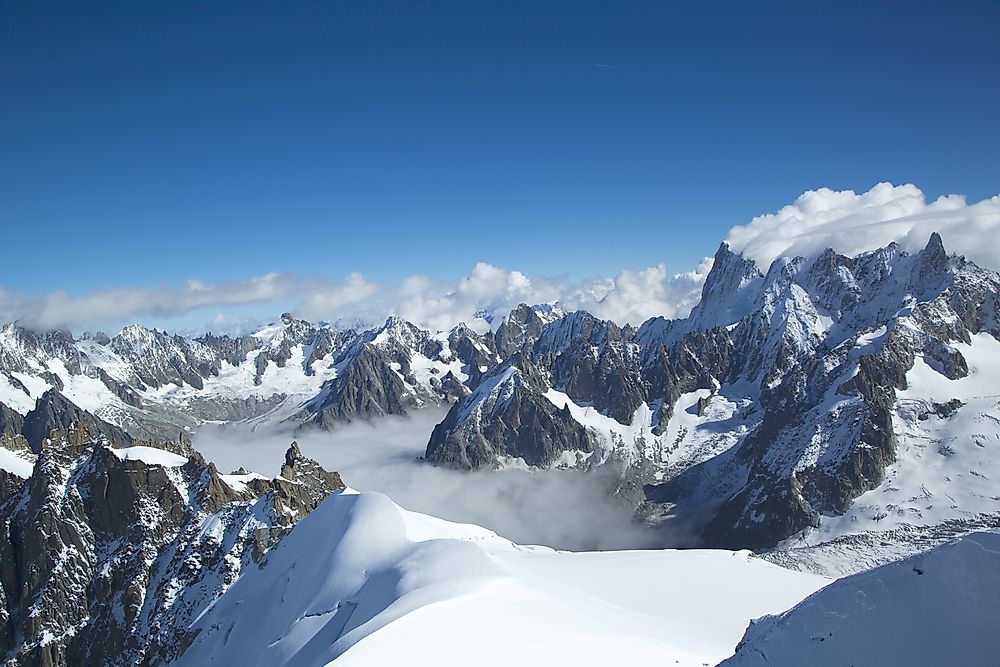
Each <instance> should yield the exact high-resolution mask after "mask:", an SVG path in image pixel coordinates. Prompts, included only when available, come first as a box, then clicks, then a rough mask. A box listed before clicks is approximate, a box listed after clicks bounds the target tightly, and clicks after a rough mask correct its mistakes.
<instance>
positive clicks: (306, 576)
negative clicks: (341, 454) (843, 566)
mask: <svg viewBox="0 0 1000 667" xmlns="http://www.w3.org/2000/svg"><path fill="white" fill-rule="evenodd" d="M826 583H827V580H826V579H823V578H820V577H816V576H811V575H805V574H801V573H794V572H790V571H787V570H783V569H781V568H778V567H775V566H772V565H769V564H767V563H764V562H762V561H760V560H759V559H755V558H751V557H750V556H749V554H748V553H747V552H721V551H683V552H679V551H660V552H604V553H583V554H574V553H566V552H556V551H552V550H550V549H546V548H542V547H523V546H518V545H515V544H513V543H510V542H508V541H506V540H504V539H502V538H499V537H497V536H496V535H495V534H493V533H492V532H490V531H487V530H485V529H482V528H479V527H476V526H469V525H460V524H452V523H449V522H445V521H441V520H439V519H434V518H432V517H428V516H425V515H420V514H414V513H411V512H407V511H405V510H402V509H400V508H399V507H398V506H396V505H394V504H393V503H392V502H391V501H390V500H389V499H388V498H385V497H384V496H381V495H379V494H368V493H366V494H352V493H342V494H337V495H334V496H331V497H330V498H328V499H327V500H326V501H325V502H324V503H323V505H321V506H320V507H319V508H318V509H317V510H316V511H315V512H314V513H313V514H311V515H310V516H309V517H307V518H306V519H304V520H303V521H302V522H300V523H299V524H298V526H297V527H296V528H295V529H294V530H293V531H292V533H291V534H290V535H289V536H288V537H286V538H285V539H284V540H282V542H281V544H280V545H279V546H278V547H277V548H275V549H274V550H272V552H271V553H270V554H269V556H268V560H267V563H266V564H265V565H264V566H263V567H262V568H261V569H259V570H245V571H244V573H243V575H242V576H241V577H240V579H239V580H238V581H236V583H235V584H233V586H232V587H231V588H230V589H229V590H228V591H227V592H226V593H225V594H224V595H223V596H222V597H221V598H220V599H219V600H218V601H217V602H216V603H215V604H214V605H212V606H211V608H209V609H208V610H207V611H206V612H205V613H204V614H203V615H202V616H201V617H200V618H199V619H198V620H197V621H196V622H195V624H194V628H195V629H200V630H201V632H200V634H199V635H198V637H197V638H196V639H195V641H194V642H193V644H192V645H191V647H190V648H189V649H188V651H187V652H186V653H185V654H184V656H183V657H182V658H181V660H180V662H179V663H178V664H181V665H200V664H208V663H209V662H212V661H214V662H215V663H218V664H269V665H319V664H326V663H328V662H330V661H332V660H334V659H336V660H337V662H336V664H338V665H340V664H345V665H387V664H407V665H441V664H469V663H470V662H474V663H475V664H477V665H504V666H507V665H510V664H517V663H518V662H519V661H520V662H524V661H527V662H530V663H536V664H566V663H569V662H574V663H580V664H602V663H606V664H630V665H640V664H680V665H702V664H705V663H714V662H715V661H717V660H719V659H721V658H723V657H725V656H726V655H729V654H730V653H732V650H733V647H734V646H735V643H736V641H737V640H738V638H739V636H740V634H741V633H742V632H743V630H744V628H745V627H746V625H747V623H748V622H749V619H750V618H752V617H754V616H756V615H759V614H761V613H767V612H768V611H779V610H781V609H784V608H787V607H788V606H789V605H791V604H794V603H795V602H796V601H798V600H800V599H801V598H802V597H804V596H805V595H808V594H809V593H811V592H812V591H814V590H816V589H817V588H819V587H820V586H822V585H824V584H826Z"/></svg>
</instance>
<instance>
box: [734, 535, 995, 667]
mask: <svg viewBox="0 0 1000 667" xmlns="http://www.w3.org/2000/svg"><path fill="white" fill-rule="evenodd" d="M998 618H1000V534H997V533H993V532H990V533H974V534H972V535H968V536H966V537H963V538H960V539H958V540H957V541H954V542H951V543H948V544H945V545H942V546H940V547H937V548H935V549H933V550H931V551H929V552H927V553H924V554H920V555H917V556H913V557H911V558H908V559H906V560H902V561H898V562H895V563H890V564H888V565H883V566H882V567H878V568H876V569H874V570H870V571H868V572H863V573H861V574H856V575H854V576H851V577H846V578H844V579H840V580H838V581H836V582H834V583H833V584H830V585H829V586H827V587H826V588H824V589H822V590H821V591H819V592H817V593H815V594H814V595H812V596H810V597H809V598H807V599H806V600H804V601H803V602H801V603H800V604H799V605H797V606H796V607H794V608H793V609H791V610H789V611H787V612H785V613H783V614H781V615H780V616H775V617H769V618H764V619H761V620H758V621H755V622H754V623H753V624H752V625H751V626H750V629H749V630H748V631H747V633H746V637H745V639H744V640H743V642H742V643H741V645H740V647H739V650H738V651H737V653H736V655H735V656H734V657H733V658H731V659H730V660H727V661H726V662H724V663H723V664H724V665H728V666H730V667H736V666H742V667H754V666H757V665H811V666H813V667H823V666H825V665H830V666H831V667H834V666H836V667H840V666H842V665H909V666H916V667H919V666H922V665H928V666H931V665H933V666H938V665H966V666H970V667H975V666H976V665H983V666H986V665H996V664H997V656H998V655H1000V633H998V632H997V627H998V626H997V619H998Z"/></svg>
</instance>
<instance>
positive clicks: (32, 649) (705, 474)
mask: <svg viewBox="0 0 1000 667" xmlns="http://www.w3.org/2000/svg"><path fill="white" fill-rule="evenodd" d="M998 294H1000V276H998V274H997V273H996V272H995V271H992V270H989V269H985V268H982V267H979V266H977V265H975V264H974V263H972V262H970V261H968V260H966V259H964V258H963V257H959V256H954V255H949V254H948V253H947V252H946V251H945V249H944V246H943V243H942V240H941V238H940V236H939V235H937V234H933V235H932V236H931V237H930V239H929V240H928V242H927V244H926V247H925V248H924V249H923V250H922V251H920V252H917V253H913V254H910V253H906V252H904V251H902V250H901V249H900V248H899V247H898V246H896V245H895V244H890V245H888V246H886V247H884V248H880V249H878V250H875V251H872V252H868V253H864V254H861V255H858V256H855V257H846V256H843V255H839V254H838V253H836V252H835V251H834V250H830V249H828V250H826V251H825V252H822V253H820V254H819V255H816V256H813V257H786V258H781V259H778V260H776V261H774V262H773V263H772V264H771V265H770V266H769V267H758V266H757V265H756V264H755V263H754V262H753V261H751V260H749V259H747V258H745V257H743V256H741V255H739V254H737V253H734V252H732V251H731V250H730V249H729V247H728V246H726V245H725V244H723V245H722V246H720V248H719V250H718V252H717V253H716V255H715V258H714V263H713V266H712V269H711V271H710V273H709V274H708V276H707V278H706V280H705V283H704V287H703V292H702V298H701V301H700V302H699V303H698V305H697V306H695V308H694V309H693V310H692V312H691V313H690V315H689V316H688V317H686V318H683V319H675V320H667V319H663V318H654V319H651V320H649V321H647V322H645V323H643V324H642V325H641V326H639V327H631V326H628V325H625V326H619V325H618V324H616V323H615V322H612V321H606V320H600V319H598V318H596V317H594V316H593V315H591V314H590V313H588V312H585V311H574V312H565V311H563V310H562V309H560V308H559V307H558V305H552V304H543V305H527V304H522V305H521V306H519V307H517V308H516V309H514V310H513V311H511V312H510V313H508V314H507V315H506V316H505V317H503V318H498V319H496V320H494V321H493V322H492V323H487V322H486V321H485V320H477V321H476V322H473V323H472V324H473V326H468V325H465V324H460V325H458V326H456V327H454V328H452V329H450V330H447V331H428V330H425V329H422V328H420V327H418V326H416V325H414V324H412V323H410V322H407V321H404V320H402V319H400V318H397V317H391V318H389V319H388V320H387V321H386V322H384V323H383V324H381V325H380V326H377V327H373V328H370V329H363V328H360V329H358V328H352V329H339V328H337V327H334V326H331V325H326V324H314V323H310V322H307V321H304V320H300V319H296V318H295V317H293V316H292V315H290V314H285V315H282V317H281V318H280V320H279V321H278V322H276V323H274V324H272V325H269V326H266V327H263V328H261V329H259V330H258V331H255V332H253V333H250V334H248V335H245V336H240V337H231V336H215V335H211V334H206V335H203V336H199V337H196V338H188V337H183V336H179V335H174V334H169V333H166V332H163V331H158V330H156V329H147V328H143V327H140V326H136V325H132V326H128V327H125V328H124V329H123V330H122V331H121V332H119V333H118V334H117V335H115V336H108V335H106V334H104V333H100V332H98V333H87V334H83V335H81V336H79V337H75V336H73V335H72V334H70V333H69V332H65V331H34V330H31V329H28V328H25V327H22V326H20V325H18V324H17V323H11V324H8V325H6V326H4V327H3V329H2V332H0V503H2V504H0V518H2V519H3V533H2V534H0V549H3V550H4V556H3V563H4V566H3V568H2V572H0V584H2V586H3V596H4V597H5V600H6V604H5V607H4V610H3V618H2V619H0V620H2V621H3V627H4V630H3V632H4V634H3V635H2V637H0V639H2V645H0V649H2V650H3V652H5V654H6V655H7V660H8V661H12V662H14V663H21V664H31V663H38V664H79V663H80V662H81V661H85V662H86V661H90V662H92V661H97V662H107V663H111V662H116V661H117V662H121V664H125V663H128V664H135V663H148V664H160V663H163V662H169V661H172V660H173V659H175V658H178V657H179V656H181V654H182V653H183V652H184V651H185V650H186V649H187V648H188V647H192V649H191V650H192V651H194V653H191V654H190V655H202V653H199V652H205V651H208V653H204V654H205V655H212V656H216V655H217V656H227V655H229V653H228V651H229V650H230V649H227V648H225V646H226V643H227V638H228V637H229V633H230V632H237V633H244V634H246V633H248V632H249V633H251V634H253V633H255V632H256V630H253V629H247V628H245V627H244V628H243V629H239V628H240V627H241V626H240V625H239V623H235V625H229V623H230V621H231V620H232V618H233V615H234V614H235V612H234V611H232V609H229V608H223V607H219V609H218V610H213V611H211V612H209V610H208V609H209V607H211V605H212V604H214V602H212V601H214V600H216V599H219V596H223V599H225V597H224V596H225V595H226V591H227V590H229V587H230V586H231V585H233V584H234V582H237V581H239V580H240V579H241V576H242V574H243V573H244V572H245V571H247V572H249V571H250V570H248V569H247V568H250V567H251V564H252V566H253V567H252V568H251V569H253V571H255V572H269V574H267V575H260V576H261V577H264V579H262V581H261V584H260V585H261V586H266V587H270V588H272V589H274V590H277V589H276V588H274V587H276V586H277V587H278V588H280V587H281V586H280V585H279V583H277V582H278V580H272V578H271V577H272V576H273V575H274V570H268V569H267V567H266V566H265V565H262V564H265V563H267V562H268V561H269V560H270V559H271V558H272V556H273V558H274V559H275V560H276V561H281V560H282V559H285V560H287V557H286V556H282V555H280V554H281V552H280V549H281V548H282V545H284V544H294V542H288V540H287V539H286V535H288V534H291V535H294V534H295V532H296V531H294V530H293V531H290V530H289V529H290V528H291V527H292V526H293V525H295V524H296V523H297V522H298V521H300V520H302V519H303V518H304V517H306V515H307V514H309V513H311V512H313V511H314V510H316V509H317V507H319V506H320V505H321V504H323V498H324V497H326V496H328V495H329V494H331V493H334V494H335V495H337V494H338V493H339V494H340V496H343V492H340V491H338V490H340V489H343V487H344V483H343V482H342V481H341V480H340V478H339V476H337V475H336V473H331V472H327V471H325V470H323V469H322V467H320V466H319V464H317V463H316V462H314V461H311V460H309V459H307V458H305V457H303V456H302V454H301V452H300V451H298V448H297V447H296V446H293V447H291V448H290V449H289V451H288V452H287V453H286V456H285V465H284V466H283V467H282V470H281V474H280V475H279V476H277V477H268V476H265V475H259V474H257V473H253V472H249V471H246V470H239V471H233V473H232V474H230V475H224V474H220V473H219V471H217V470H216V469H215V466H214V465H213V464H211V463H209V462H207V461H205V459H204V458H203V457H201V455H200V454H198V453H197V451H195V448H194V446H192V442H191V438H190V434H191V433H192V432H194V433H195V440H197V428H198V427H199V426H201V425H204V424H209V423H243V424H248V425H250V426H252V427H254V428H268V427H272V426H277V425H285V426H291V427H294V428H296V429H298V430H302V431H306V430H316V431H321V430H333V429H337V428H339V427H341V426H342V425H343V424H345V423H348V422H351V421H355V420H369V421H376V420H378V419H379V418H380V417H382V416H384V415H407V414H411V413H414V412H416V411H419V410H422V409H424V408H428V407H432V406H433V407H436V406H450V407H449V408H448V412H447V415H446V416H445V417H444V418H443V420H442V421H441V422H440V423H439V424H437V426H436V427H435V428H434V429H433V431H432V432H431V433H428V434H427V447H426V453H425V460H426V464H427V465H437V466H447V467H451V468H457V469H462V470H472V469H499V468H503V467H507V466H528V467H532V468H538V469H545V468H551V467H562V468H579V469H583V470H595V469H602V470H608V471H613V472H614V475H613V478H614V479H615V480H616V483H615V484H614V485H613V487H612V488H611V489H609V494H610V495H611V496H613V497H614V502H620V503H624V504H626V505H628V506H629V507H631V508H633V509H634V517H635V518H634V520H635V521H637V522H642V523H645V524H648V525H651V526H664V527H683V529H684V530H683V533H684V534H685V535H689V536H690V545H696V546H700V547H706V548H724V549H753V550H755V551H758V552H762V556H763V558H765V559H767V560H770V561H772V562H774V563H777V564H780V565H783V566H786V567H793V568H795V569H800V570H807V571H811V572H814V573H818V574H822V575H825V576H840V575H844V574H851V573H854V572H857V571H860V570H863V569H867V568H870V567H873V566H878V565H882V564H884V563H888V562H890V561H894V560H896V559H898V558H900V557H902V556H908V555H911V554H914V553H917V552H918V551H923V550H925V549H926V548H929V547H932V546H935V545H938V544H941V543H944V542H946V541H948V540H950V539H953V538H955V537H959V536H962V535H965V534H969V533H972V532H974V531H977V530H982V529H990V528H996V527H998V526H1000V495H998V492H997V489H996V484H995V482H994V481H993V480H994V479H995V478H996V476H997V475H1000V456H998V455H997V453H996V452H997V448H998V447H1000V393H998V392H997V390H996V388H995V382H994V378H995V377H997V374H998V373H1000V301H998ZM194 444H195V445H196V444H197V442H195V443H194ZM277 458H278V457H277V456H276V460H277ZM347 481H348V482H349V480H347ZM331 502H332V501H331ZM379 502H380V501H370V503H374V504H375V505H376V506H378V505H379ZM337 503H339V504H340V505H341V506H344V507H346V506H347V504H351V503H355V504H356V501H348V500H338V501H337ZM365 503H369V501H365ZM324 506H325V504H324ZM329 511H332V510H329ZM345 511H346V512H347V513H348V514H350V513H351V512H353V511H354V510H351V509H347V510H345ZM358 511H361V510H358ZM366 511H367V510H366ZM372 511H375V512H376V513H386V512H387V511H388V510H384V509H382V510H377V511H376V510H372ZM388 514H390V515H391V514H392V512H388ZM331 521H334V519H331ZM344 530H348V529H347V528H346V527H345V528H344ZM449 530H450V529H449ZM446 532H447V531H446ZM303 539H305V538H303ZM345 539H346V538H345ZM359 539H360V538H359ZM373 539H374V538H373ZM386 539H388V538H386ZM393 539H395V538H393ZM390 541H391V540H390ZM664 546H672V545H664ZM289 548H300V547H289ZM301 548H305V547H301ZM393 548H394V549H395V548H396V547H393ZM461 548H464V547H461ZM505 548H506V547H505ZM413 558H416V559H417V561H420V559H421V558H423V557H422V556H418V555H414V556H413ZM282 562H284V561H282ZM290 562H291V561H290ZM283 567H284V566H283ZM288 567H294V563H293V564H292V565H289V566H288ZM282 571H283V570H282ZM397 575H398V572H397V574H396V575H392V576H397ZM254 576H258V575H254ZM345 576H347V575H345ZM386 576H388V575H386ZM258 578H259V577H258ZM279 579H280V576H279ZM288 581H291V579H289V580H288ZM289 585H291V584H289ZM352 585H353V584H352ZM245 586H250V584H246V585H245ZM344 586H347V584H344ZM372 586H373V588H371V589H365V590H369V591H376V593H372V594H373V595H375V598H377V599H379V600H382V602H377V603H373V604H379V605H383V607H380V608H379V609H383V608H385V605H388V604H389V602H386V600H385V599H384V597H385V596H384V595H383V594H382V593H377V591H379V590H382V589H380V588H379V587H378V586H376V585H375V584H372ZM419 588H420V586H416V587H415V588H414V590H416V589H419ZM348 589H350V590H355V589H354V588H351V587H350V586H347V588H344V591H348ZM234 590H235V589H234ZM269 590H270V589H269ZM338 590H339V589H338ZM357 590H361V589H357ZM248 591H250V592H251V593H252V591H251V589H248ZM247 594H250V593H247ZM275 594H276V593H275ZM241 595H243V594H241ZM344 595H346V596H347V597H343V596H344ZM351 595H354V594H353V593H352V594H350V595H349V594H348V593H347V592H343V591H342V592H341V593H337V595H334V596H333V598H337V599H338V600H340V602H337V603H336V604H337V605H340V606H339V607H333V608H331V609H329V610H327V611H322V610H319V611H316V610H313V611H309V612H308V613H314V612H315V613H316V614H317V618H320V617H322V618H324V619H325V620H324V621H323V623H324V624H326V623H329V625H328V626H326V625H325V626H324V627H328V628H332V627H334V626H337V627H339V630H338V631H337V632H336V633H334V634H335V636H334V637H333V638H332V639H331V641H329V642H327V643H326V644H323V643H322V642H321V644H322V646H336V645H339V644H338V642H340V643H343V646H342V648H343V649H344V650H346V649H347V648H348V647H349V646H353V644H354V643H355V639H352V640H350V641H346V640H344V641H342V640H341V639H340V638H345V637H348V636H351V628H357V627H361V625H362V624H363V623H361V621H359V619H362V618H364V619H371V618H375V616H377V615H378V613H369V612H368V611H366V612H364V613H363V614H362V612H360V611H357V610H359V609H362V608H365V605H366V604H368V603H367V602H364V601H363V600H362V599H363V598H364V596H362V597H359V598H351ZM337 596H340V597H337ZM379 596H381V597H379ZM333 598H331V600H333ZM239 599H242V598H239ZM348 599H351V600H353V601H351V602H349V603H348V602H344V600H348ZM364 599H367V598H364ZM310 600H313V598H310ZM316 604H318V603H316ZM331 604H333V603H332V602H331ZM344 604H348V606H350V605H354V606H353V607H350V613H347V612H345V611H343V610H344V609H345V608H344V607H343V605H344ZM310 605H311V606H310ZM306 606H308V607H309V609H312V606H315V605H314V604H312V603H311V602H310V603H309V604H308V605H306ZM338 610H340V611H338ZM375 611H376V612H378V610H377V609H376V610H375ZM775 611H777V610H775ZM280 613H282V614H285V613H288V614H292V615H293V616H295V618H296V619H298V620H295V622H294V623H292V625H295V624H296V623H300V621H301V617H300V616H296V615H297V614H306V613H307V611H306V610H304V609H303V608H302V606H301V605H299V606H294V605H293V606H292V607H289V608H288V609H287V610H285V611H281V612H280ZM204 614H208V616H204ZM213 614H214V615H215V616H214V617H217V620H210V619H211V618H214V617H213V616H212V615H213ZM345 614H346V617H345V616H344V615H345ZM356 614H362V615H361V616H358V618H354V617H355V615H356ZM327 615H329V617H327ZM310 618H312V617H310ZM333 619H336V622H334V621H333ZM351 619H354V620H351ZM293 620H294V619H293ZM282 622H283V623H284V622H285V621H282ZM289 622H291V621H289ZM317 622H318V621H317ZM226 627H228V628H229V629H228V630H226V629H225V628H226ZM282 627H284V626H282ZM289 627H291V626H289ZM296 627H305V626H301V625H299V626H296ZM234 628H237V629H236V630H234ZM220 632H221V633H222V637H221V639H220V638H219V633H220ZM303 632H305V631H304V630H303ZM311 632H312V631H309V632H308V633H307V634H309V633H311ZM331 632H332V630H331ZM355 634H357V633H355ZM364 634H365V633H361V636H364ZM248 636H249V635H248ZM310 636H312V635H311V634H310ZM357 639H360V636H359V637H357ZM220 641H221V644H220V643H219V642H220ZM274 641H276V642H279V641H286V640H282V639H281V638H280V637H279V638H277V639H275V640H274ZM317 641H320V640H317ZM250 645H251V644H250V643H244V649H241V650H246V647H248V646H250ZM269 646H270V647H271V648H273V645H269ZM297 646H299V648H297V649H296V651H299V650H302V647H301V646H300V645H297ZM206 647H213V648H211V649H210V648H206ZM338 650H340V649H338ZM317 651H318V652H317V653H315V655H316V656H327V657H329V656H333V655H334V653H336V651H335V652H334V653H329V652H328V651H327V649H326V648H323V649H322V650H319V649H317ZM234 655H235V654H234ZM309 655H313V654H311V653H310V654H309ZM718 657H719V658H721V657H725V656H724V655H720V656H718ZM318 659H319V658H317V660H318ZM324 659H326V658H324ZM329 659H332V657H329Z"/></svg>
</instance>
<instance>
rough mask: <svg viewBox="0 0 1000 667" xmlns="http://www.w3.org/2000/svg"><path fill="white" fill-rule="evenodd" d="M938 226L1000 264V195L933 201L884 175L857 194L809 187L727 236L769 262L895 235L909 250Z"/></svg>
mask: <svg viewBox="0 0 1000 667" xmlns="http://www.w3.org/2000/svg"><path fill="white" fill-rule="evenodd" d="M932 232H939V233H940V234H941V237H942V240H943V241H944V245H945V249H946V250H947V251H948V252H953V253H957V254H960V255H965V256H966V257H968V258H969V259H971V260H972V261H974V262H976V263H977V264H979V265H981V266H984V267H987V268H992V269H998V268H1000V195H998V196H995V197H992V198H990V199H984V200H983V201H980V202H977V203H975V204H969V203H967V202H966V199H965V197H964V196H962V195H946V196H942V197H939V198H937V199H935V200H934V201H932V202H930V203H927V201H926V198H925V197H924V193H923V192H921V190H920V189H919V188H918V187H916V186H915V185H911V184H907V185H898V186H897V185H892V184H891V183H879V184H878V185H876V186H875V187H873V188H872V189H871V190H869V191H867V192H864V193H862V194H857V193H855V192H854V191H853V190H841V191H834V190H829V189H827V188H821V189H819V190H810V191H808V192H806V193H803V194H802V195H801V196H799V198H798V199H796V200H795V201H794V202H793V203H791V204H789V205H787V206H784V207H782V208H781V209H780V210H778V212H777V213H768V214H767V215H760V216H757V217H755V218H754V219H753V220H751V221H750V224H748V225H744V226H737V227H733V228H732V229H731V230H730V231H729V235H728V236H727V237H726V242H727V243H728V244H729V247H730V248H731V249H732V250H733V251H734V252H740V253H742V254H743V255H744V256H745V257H749V258H751V259H753V260H754V261H756V262H757V265H758V266H759V267H761V269H762V270H766V269H767V267H768V266H769V265H770V264H771V262H772V261H774V260H775V259H777V258H778V257H783V256H795V255H802V256H808V255H812V254H816V253H819V252H821V251H823V250H825V249H826V248H833V249H834V250H836V251H837V252H839V253H841V254H843V255H848V256H853V255H856V254H858V253H861V252H865V251H869V250H875V249H876V248H880V247H883V246H886V245H888V244H889V243H891V242H892V241H896V242H897V243H899V244H900V246H901V247H902V248H903V249H904V250H908V251H911V252H913V251H917V250H920V249H921V248H923V247H924V245H925V244H926V243H927V239H928V238H929V237H930V235H931V233H932Z"/></svg>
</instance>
